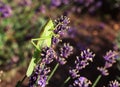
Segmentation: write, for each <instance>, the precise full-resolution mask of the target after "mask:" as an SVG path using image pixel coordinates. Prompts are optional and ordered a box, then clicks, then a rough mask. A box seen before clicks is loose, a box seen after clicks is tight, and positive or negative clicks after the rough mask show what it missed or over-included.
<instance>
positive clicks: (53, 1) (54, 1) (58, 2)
mask: <svg viewBox="0 0 120 87" xmlns="http://www.w3.org/2000/svg"><path fill="white" fill-rule="evenodd" d="M61 4H62V1H61V0H51V5H52V6H56V7H58V6H60V5H61Z"/></svg>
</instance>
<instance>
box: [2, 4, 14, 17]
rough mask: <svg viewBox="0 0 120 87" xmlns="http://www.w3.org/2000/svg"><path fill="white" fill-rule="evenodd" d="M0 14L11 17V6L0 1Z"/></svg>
mask: <svg viewBox="0 0 120 87" xmlns="http://www.w3.org/2000/svg"><path fill="white" fill-rule="evenodd" d="M0 14H1V16H2V17H4V18H7V17H10V16H11V15H12V9H11V7H10V6H8V5H5V4H4V3H2V2H0Z"/></svg>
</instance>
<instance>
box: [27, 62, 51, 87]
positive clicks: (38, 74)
mask: <svg viewBox="0 0 120 87" xmlns="http://www.w3.org/2000/svg"><path fill="white" fill-rule="evenodd" d="M49 72H50V68H47V67H46V66H45V65H44V64H42V63H41V64H40V65H38V66H37V67H36V69H35V71H34V72H33V74H32V76H31V77H30V80H29V87H34V85H35V84H36V85H39V86H40V87H45V86H46V84H47V83H46V81H47V77H48V73H49Z"/></svg>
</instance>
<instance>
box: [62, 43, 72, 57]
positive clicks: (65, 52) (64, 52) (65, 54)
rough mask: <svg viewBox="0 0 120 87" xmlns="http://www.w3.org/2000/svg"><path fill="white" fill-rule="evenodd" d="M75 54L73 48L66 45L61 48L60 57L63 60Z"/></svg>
mask: <svg viewBox="0 0 120 87" xmlns="http://www.w3.org/2000/svg"><path fill="white" fill-rule="evenodd" d="M72 53H73V47H72V46H70V44H69V43H64V44H63V47H61V48H60V56H61V57H63V58H68V56H69V55H70V54H72Z"/></svg>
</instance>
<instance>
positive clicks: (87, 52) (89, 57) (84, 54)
mask: <svg viewBox="0 0 120 87" xmlns="http://www.w3.org/2000/svg"><path fill="white" fill-rule="evenodd" d="M94 56H95V54H93V53H92V52H90V49H87V50H84V51H82V52H81V58H82V59H83V60H87V61H91V62H92V61H93V58H94Z"/></svg>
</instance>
